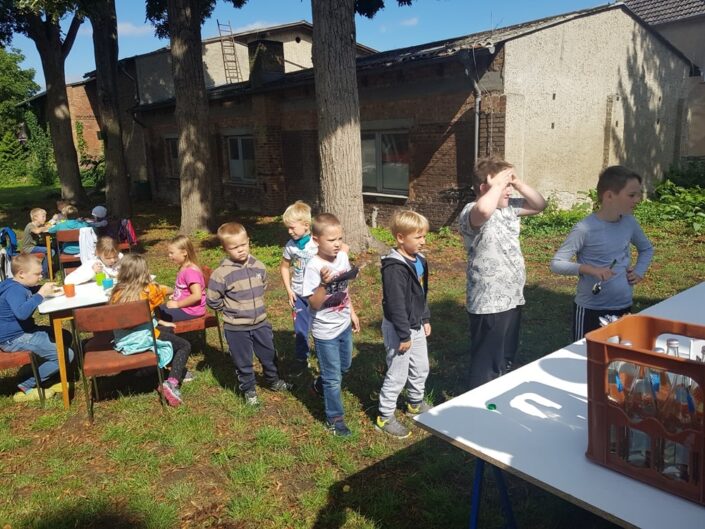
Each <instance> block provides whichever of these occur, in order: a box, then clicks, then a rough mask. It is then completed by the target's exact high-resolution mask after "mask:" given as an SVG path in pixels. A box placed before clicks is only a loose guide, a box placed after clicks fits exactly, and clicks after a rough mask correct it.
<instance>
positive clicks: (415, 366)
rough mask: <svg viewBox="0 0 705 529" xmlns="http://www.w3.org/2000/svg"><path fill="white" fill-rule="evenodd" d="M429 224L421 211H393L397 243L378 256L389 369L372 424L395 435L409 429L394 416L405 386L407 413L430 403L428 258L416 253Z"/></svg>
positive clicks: (404, 434) (406, 433)
mask: <svg viewBox="0 0 705 529" xmlns="http://www.w3.org/2000/svg"><path fill="white" fill-rule="evenodd" d="M428 227H429V225H428V219H426V217H424V216H423V215H420V214H419V213H416V212H415V211H397V212H396V213H395V214H394V216H393V217H392V224H391V226H390V231H391V232H392V235H393V236H394V239H395V240H396V242H397V247H396V249H395V250H392V251H391V252H390V253H389V255H387V256H386V257H383V258H382V292H383V294H382V295H383V297H382V308H383V310H384V318H383V320H382V336H383V337H384V348H385V350H386V353H387V373H386V375H385V376H384V382H383V383H382V389H381V390H380V392H379V415H378V416H377V422H376V428H377V430H380V431H382V432H384V433H386V434H388V435H391V436H393V437H397V438H399V439H404V438H405V437H409V435H411V432H410V431H409V429H408V428H406V426H404V425H403V424H401V423H400V422H399V421H397V419H396V417H395V416H394V411H395V410H396V407H397V399H398V398H399V394H400V393H401V391H402V390H403V389H404V387H406V393H407V402H406V414H407V415H409V416H414V415H418V414H419V413H423V412H425V411H428V410H430V409H431V406H430V405H429V404H427V403H426V402H424V400H423V397H424V388H425V384H426V378H427V377H428V371H429V368H428V348H427V346H426V337H427V336H428V335H430V334H431V324H430V323H429V321H430V318H431V312H430V310H429V308H428V303H427V301H426V296H427V292H428V264H427V263H426V259H425V257H424V256H423V255H421V254H420V253H419V252H420V250H421V248H423V246H424V244H426V233H428Z"/></svg>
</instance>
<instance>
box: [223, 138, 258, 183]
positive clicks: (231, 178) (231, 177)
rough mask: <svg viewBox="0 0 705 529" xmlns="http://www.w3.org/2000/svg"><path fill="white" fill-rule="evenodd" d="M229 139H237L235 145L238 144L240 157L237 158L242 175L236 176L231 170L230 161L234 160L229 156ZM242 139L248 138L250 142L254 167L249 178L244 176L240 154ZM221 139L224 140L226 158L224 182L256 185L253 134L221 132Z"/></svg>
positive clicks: (241, 151)
mask: <svg viewBox="0 0 705 529" xmlns="http://www.w3.org/2000/svg"><path fill="white" fill-rule="evenodd" d="M231 140H237V145H238V152H239V153H240V157H239V159H238V160H237V161H238V162H239V166H240V170H241V172H242V176H237V175H233V174H232V171H231V161H235V160H234V159H233V158H231V155H230V153H231V151H230V141H231ZM242 140H250V141H251V142H252V165H253V168H254V171H253V177H252V178H251V179H250V178H245V158H244V157H243V156H242V154H243V152H244V151H243V148H242V143H243V142H242ZM223 141H224V142H225V158H226V164H225V167H226V175H227V176H226V180H225V183H227V184H232V185H238V186H252V187H253V186H256V185H257V183H258V182H257V180H258V179H257V165H256V160H257V157H256V155H255V138H254V135H252V134H247V133H244V134H242V133H240V134H233V133H229V134H228V133H225V134H223Z"/></svg>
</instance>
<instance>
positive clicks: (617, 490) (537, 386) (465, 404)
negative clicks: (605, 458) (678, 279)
mask: <svg viewBox="0 0 705 529" xmlns="http://www.w3.org/2000/svg"><path fill="white" fill-rule="evenodd" d="M643 314H649V315H652V316H657V317H662V318H668V319H674V320H681V321H687V322H692V323H697V324H705V283H701V284H699V285H697V286H695V287H692V288H690V289H688V290H686V291H684V292H681V293H680V294H677V295H676V296H673V297H672V298H669V299H667V300H665V301H662V302H661V303H658V304H657V305H654V306H652V307H650V308H649V309H647V310H645V311H643ZM586 379H587V358H586V347H585V341H584V340H580V341H578V342H576V343H573V344H571V345H568V346H566V347H564V348H563V349H560V350H558V351H555V352H554V353H551V354H549V355H547V356H545V357H543V358H540V359H539V360H536V361H534V362H531V363H530V364H527V365H525V366H523V367H521V368H519V369H517V370H515V371H512V372H510V373H508V374H506V375H505V376H503V377H501V378H498V379H495V380H493V381H491V382H488V383H487V384H484V385H483V386H480V387H479V388H476V389H474V390H472V391H469V392H467V393H464V394H462V395H460V396H458V397H455V398H454V399H452V400H450V401H448V402H445V403H443V404H441V405H439V406H436V407H435V408H433V409H432V410H430V411H429V412H426V413H424V414H422V415H419V416H418V417H416V422H417V424H418V425H419V426H420V427H422V428H424V429H425V430H427V431H429V432H431V433H432V434H434V435H436V436H438V437H440V438H442V439H444V440H445V441H448V442H449V443H451V444H453V445H455V446H457V447H458V448H460V449H462V450H464V451H466V452H469V453H471V454H473V455H474V456H476V457H477V458H479V459H478V463H481V462H484V461H486V462H487V463H489V464H491V465H494V466H495V467H497V468H498V469H501V470H506V471H507V472H510V473H512V474H514V475H517V476H519V477H521V478H522V479H525V480H526V481H528V482H530V483H533V484H535V485H537V486H539V487H541V488H543V489H545V490H547V491H549V492H551V493H553V494H555V495H557V496H559V497H561V498H563V499H565V500H568V501H570V502H572V503H574V504H576V505H579V506H580V507H583V508H585V509H587V510H589V511H591V512H594V513H596V514H598V515H599V516H601V517H603V518H605V519H608V520H610V521H612V522H614V523H616V524H619V525H621V526H624V527H639V528H643V529H649V528H654V529H664V528H666V527H688V528H693V529H694V528H705V506H700V505H698V504H696V503H693V502H690V501H688V500H684V499H681V498H679V497H677V496H674V495H672V494H668V493H666V492H663V491H661V490H659V489H656V488H654V487H651V486H649V485H646V484H643V483H641V482H639V481H636V480H633V479H631V478H628V477H626V476H623V475H622V474H619V473H617V472H614V471H612V470H609V469H607V468H605V467H602V466H600V465H597V464H595V463H592V462H591V461H589V460H588V459H587V458H586V457H585V450H586V449H587V441H588V432H587V428H588V426H587V383H586ZM488 404H494V405H495V406H496V409H495V410H488V409H487V406H488ZM483 466H484V465H483V464H480V471H481V469H482V467H483ZM497 474H498V475H499V476H500V477H501V473H500V472H497ZM479 476H480V482H481V473H479ZM477 478H478V474H476V485H479V483H478V479H477ZM499 486H500V492H501V493H503V490H502V489H503V487H502V483H501V482H500V483H499ZM475 492H476V491H475V490H474V491H473V494H475ZM477 492H479V489H478V491H477ZM501 499H502V503H503V508H504V510H505V513H507V511H509V512H508V514H510V515H511V510H510V509H509V508H508V507H509V506H508V500H507V497H506V495H504V494H503V497H502V498H501ZM478 507H479V495H478V497H477V498H475V497H473V510H472V512H471V523H472V522H473V521H474V522H475V523H476V522H477V508H478ZM510 523H511V521H510Z"/></svg>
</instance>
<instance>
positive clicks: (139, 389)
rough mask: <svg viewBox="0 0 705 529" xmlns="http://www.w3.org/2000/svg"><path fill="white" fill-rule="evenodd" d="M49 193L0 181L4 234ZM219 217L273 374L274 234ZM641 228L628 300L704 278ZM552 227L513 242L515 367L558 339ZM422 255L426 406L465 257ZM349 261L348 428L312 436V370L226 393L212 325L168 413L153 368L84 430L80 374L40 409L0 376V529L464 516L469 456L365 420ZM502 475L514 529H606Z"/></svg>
mask: <svg viewBox="0 0 705 529" xmlns="http://www.w3.org/2000/svg"><path fill="white" fill-rule="evenodd" d="M50 193H51V190H46V189H37V188H32V189H29V188H13V189H2V190H1V192H0V223H1V224H3V225H11V226H13V227H15V229H17V230H18V231H19V230H21V229H22V228H23V227H24V225H25V224H26V222H27V221H28V220H27V219H28V209H29V208H30V207H33V206H43V207H46V208H47V209H48V210H49V211H50V212H52V213H53V207H52V200H51V198H50ZM135 210H136V211H138V212H140V213H139V214H138V215H136V216H135V217H134V221H135V225H136V228H137V231H138V236H139V238H140V242H141V246H142V249H143V250H144V252H145V253H146V255H147V257H148V259H149V262H150V266H151V269H152V272H153V273H155V274H156V275H157V278H158V281H160V282H163V283H166V284H171V283H173V281H174V277H175V275H176V270H175V269H174V268H173V266H172V265H171V264H170V263H169V262H168V261H167V258H166V241H167V240H168V239H169V238H170V237H172V236H174V235H175V234H176V229H177V225H178V217H177V215H178V211H177V209H176V208H173V207H166V206H161V205H158V204H154V203H138V204H136V205H135ZM227 218H228V219H235V218H239V219H241V220H242V221H243V222H244V223H245V224H246V225H247V227H248V229H249V231H250V235H251V237H252V240H253V253H254V254H255V255H256V256H257V257H258V258H260V259H261V260H262V261H264V263H265V264H266V265H267V266H268V270H269V280H270V288H269V290H268V293H267V302H268V313H269V316H270V319H271V321H272V324H273V327H274V333H275V341H276V345H277V349H278V351H279V355H280V366H281V371H282V374H283V376H284V377H285V378H286V377H287V373H288V372H289V371H291V368H292V366H293V345H294V340H293V332H292V325H291V319H290V310H289V309H288V306H287V303H286V295H285V291H284V288H283V286H282V283H281V279H280V277H279V272H278V268H277V267H278V263H279V256H280V251H281V250H280V248H281V246H282V245H283V243H284V242H285V240H286V237H287V235H286V231H285V230H284V229H283V228H282V226H281V225H280V223H279V222H278V219H276V218H265V217H255V216H238V215H232V216H228V217H227ZM645 230H646V231H647V234H648V236H649V237H650V238H651V239H652V241H653V242H654V244H655V246H656V256H655V258H654V262H653V265H652V267H651V270H650V273H649V275H648V278H647V280H646V281H644V282H643V283H642V284H640V285H639V286H638V287H637V288H636V290H635V295H636V298H635V302H636V303H635V305H636V309H638V310H641V309H643V308H645V307H648V306H649V305H652V304H654V303H656V302H658V301H660V300H662V299H664V298H666V297H668V296H671V295H673V294H675V293H677V292H679V291H681V290H683V289H686V288H688V287H690V286H693V285H694V284H696V283H698V282H700V281H703V280H704V279H705V244H703V242H705V240H704V238H703V237H702V236H701V237H695V236H690V235H685V234H684V232H683V229H682V226H681V225H679V224H672V225H667V226H665V227H664V226H663V225H661V226H660V227H658V228H650V227H649V226H645ZM563 237H564V234H559V235H550V236H541V237H533V238H526V239H525V240H524V241H523V247H524V253H525V257H526V264H527V269H528V282H527V286H526V291H525V294H526V299H527V304H526V308H525V311H524V314H523V326H522V335H521V347H520V356H519V362H520V363H526V362H529V361H532V360H534V359H536V358H538V357H540V356H542V355H544V354H546V353H549V352H552V351H554V350H555V349H557V348H559V347H560V346H562V345H564V344H566V343H568V342H569V341H570V310H571V300H572V295H573V290H574V286H575V280H574V279H572V278H566V277H559V276H555V275H553V274H551V273H550V271H549V270H548V262H549V260H550V258H551V256H552V255H553V253H554V251H555V250H556V248H557V247H558V245H559V244H560V243H561V242H562V240H563ZM197 242H198V244H199V246H200V255H201V257H202V261H203V263H204V264H207V265H209V266H211V267H213V266H215V265H217V263H218V261H219V259H220V255H221V254H220V251H219V249H218V247H217V244H216V243H215V241H214V240H213V239H212V238H209V237H203V238H201V240H199V241H197ZM426 253H427V256H428V258H429V261H430V265H431V275H430V304H431V312H432V325H433V333H432V336H431V338H430V342H429V349H430V356H431V375H430V377H429V381H428V392H429V395H430V397H431V398H432V399H433V401H434V403H436V404H439V403H441V402H443V401H445V400H447V399H449V398H452V397H453V396H455V395H458V394H460V393H462V392H464V391H465V389H466V387H467V374H468V367H469V358H468V338H467V332H466V326H467V319H466V316H465V314H464V307H463V305H464V291H465V258H464V252H463V249H462V243H461V241H460V238H459V237H458V236H457V234H456V233H455V232H454V231H450V230H442V231H441V233H439V234H432V236H431V237H430V242H429V245H428V249H427V252H426ZM356 261H357V263H358V264H362V265H366V266H365V267H364V268H363V270H362V273H361V276H360V277H359V279H358V280H356V282H355V284H354V287H353V292H352V296H353V300H354V303H355V306H356V310H357V312H358V314H359V315H360V318H361V321H362V325H363V330H362V332H361V333H360V334H359V335H357V336H356V337H355V356H354V359H353V365H352V369H351V371H350V373H349V374H348V375H347V378H346V380H345V391H344V401H345V406H346V412H347V419H348V424H349V426H350V427H351V429H352V430H353V436H352V439H350V440H343V439H339V438H335V437H332V436H330V435H329V434H327V433H326V432H325V430H324V428H323V425H322V418H323V404H322V401H321V400H320V399H318V398H317V397H314V396H313V395H312V394H311V393H310V392H309V390H308V386H309V385H310V382H311V377H310V376H308V377H307V376H302V377H300V378H296V379H293V381H294V382H295V383H297V388H296V389H295V390H294V391H293V392H292V393H291V394H275V393H271V392H268V391H266V390H261V391H260V398H261V400H262V402H263V404H262V406H261V407H260V408H259V409H256V410H253V409H249V408H247V407H246V406H245V405H244V403H243V401H242V398H241V397H240V396H238V395H236V394H235V393H234V387H235V385H236V380H235V376H234V370H233V367H232V364H231V363H230V361H229V359H228V358H227V357H226V356H225V354H223V352H222V351H219V350H218V339H217V336H216V334H215V332H211V333H209V334H208V340H207V341H208V343H207V347H206V348H205V350H202V349H203V347H201V346H199V342H198V340H197V339H194V340H192V343H193V344H194V354H193V355H192V357H191V359H190V362H189V368H190V369H191V370H193V371H195V372H196V373H197V375H198V376H197V378H196V380H195V381H194V382H192V383H190V384H187V385H185V387H184V390H183V393H184V400H185V405H184V406H181V407H180V408H178V409H165V410H161V409H160V406H159V403H158V400H157V397H156V393H154V392H153V391H150V387H149V385H150V383H151V382H152V379H151V378H149V379H146V380H145V379H141V380H128V379H126V378H124V377H123V378H121V379H119V380H117V381H109V380H108V381H106V385H105V387H106V388H107V390H108V391H107V394H108V398H107V399H106V400H103V401H101V402H99V403H97V404H96V420H95V424H94V425H90V424H88V422H87V415H86V409H85V401H84V396H83V392H82V389H81V386H80V384H79V387H78V389H77V391H76V392H75V395H74V400H73V404H72V406H71V409H70V410H68V411H64V410H63V407H62V405H61V402H60V399H58V398H56V399H53V401H51V402H50V403H48V405H47V407H46V408H45V409H40V408H39V406H38V405H32V404H27V405H21V404H15V403H13V401H12V399H11V395H12V392H13V391H14V384H15V383H16V381H17V379H16V376H15V373H12V372H6V373H3V378H2V379H0V490H2V491H3V493H2V495H1V496H0V527H11V528H13V529H16V528H22V527H32V528H47V529H48V528H52V529H56V528H88V527H91V528H93V527H95V528H99V527H100V528H103V527H111V528H165V529H166V528H174V527H187V528H191V527H192V528H201V527H206V528H208V527H210V528H233V529H235V528H237V529H250V528H252V529H254V528H282V529H283V528H309V527H313V528H318V529H324V528H326V529H327V528H332V529H337V528H350V529H352V528H356V529H363V528H365V529H372V528H380V529H381V528H391V529H397V528H399V529H400V528H407V527H409V528H411V527H413V528H428V529H435V528H451V527H465V526H466V525H467V523H468V514H469V509H470V492H471V486H472V470H473V458H472V457H470V456H468V455H466V454H464V453H463V452H461V451H460V450H458V449H456V448H453V447H451V446H450V445H449V444H447V443H445V442H443V441H440V440H438V439H436V438H433V437H432V436H429V435H428V434H426V433H424V432H423V431H422V430H419V429H418V428H413V432H414V433H413V435H412V436H411V437H410V438H409V439H406V440H403V441H398V440H394V439H390V438H388V437H386V436H383V435H382V434H380V433H378V432H376V431H375V430H374V428H373V423H372V419H373V417H374V415H375V412H376V404H377V403H376V396H377V391H378V390H379V388H380V385H381V382H382V378H383V373H384V352H383V346H382V338H381V333H380V323H381V309H380V307H381V292H380V274H379V266H378V262H379V259H378V256H376V255H371V254H366V255H362V256H357V259H356ZM194 338H197V337H194ZM129 386H134V387H133V391H132V392H130V391H128V388H129ZM111 390H112V393H111ZM104 393H105V392H104ZM403 420H404V422H406V423H407V424H409V421H408V420H406V419H403ZM586 441H587V440H586ZM536 457H544V455H543V454H537V455H536ZM567 471H569V470H567ZM508 484H509V488H510V496H511V498H512V504H513V507H514V512H515V514H516V517H517V521H518V524H519V526H520V527H532V528H541V529H542V528H546V529H548V528H559V527H568V526H570V527H572V528H574V529H580V528H606V527H613V526H612V525H611V524H609V523H608V522H605V521H603V520H601V519H600V518H597V517H595V516H594V515H591V514H589V513H588V512H586V511H583V510H581V509H580V508H578V507H575V506H573V505H571V504H569V503H567V502H564V501H563V500H560V499H558V498H557V497H555V496H553V495H551V494H549V493H546V492H543V491H542V490H540V489H538V488H536V487H534V486H531V485H529V484H527V483H526V482H525V481H523V480H521V479H518V478H514V477H511V476H509V477H508ZM483 502H484V505H483V509H482V515H481V526H482V527H488V528H494V527H501V526H502V519H501V516H500V515H499V512H500V510H499V502H498V497H497V495H496V491H495V489H494V482H493V481H492V480H491V479H490V480H488V482H487V484H486V491H485V494H484V499H483Z"/></svg>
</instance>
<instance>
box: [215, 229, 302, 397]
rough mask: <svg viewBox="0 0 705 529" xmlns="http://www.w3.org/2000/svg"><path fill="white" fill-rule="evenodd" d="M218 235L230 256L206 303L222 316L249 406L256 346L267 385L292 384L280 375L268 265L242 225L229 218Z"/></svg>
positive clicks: (283, 386) (220, 268) (281, 387)
mask: <svg viewBox="0 0 705 529" xmlns="http://www.w3.org/2000/svg"><path fill="white" fill-rule="evenodd" d="M218 239H220V243H221V244H222V245H223V251H224V252H225V254H226V255H227V257H226V258H225V259H223V261H222V262H221V263H220V266H218V268H216V269H215V270H213V274H212V275H211V278H210V281H209V282H208V295H207V299H206V303H208V306H209V307H210V308H212V309H213V310H217V311H219V312H221V313H222V315H223V326H224V327H225V338H226V339H227V341H228V347H229V348H230V355H231V356H232V359H233V362H234V363H235V371H236V372H237V379H238V382H239V386H240V391H242V392H243V394H244V396H245V403H246V404H247V405H249V406H257V405H258V404H259V399H258V398H257V390H256V389H255V372H254V366H253V361H252V352H253V351H254V354H255V355H256V356H257V358H258V359H259V361H260V363H261V364H262V370H263V371H264V378H265V380H266V382H267V385H268V386H269V389H271V390H272V391H288V390H290V389H291V388H292V385H291V384H288V383H286V382H284V381H283V380H282V379H281V378H279V370H278V368H277V352H276V350H275V349H274V334H273V333H272V324H271V323H269V321H268V320H267V311H266V310H265V307H264V291H265V288H266V287H267V271H266V269H265V267H264V264H262V263H261V262H260V261H258V260H257V259H255V258H254V257H253V256H252V255H250V239H249V237H248V236H247V231H245V227H244V226H243V225H242V224H239V223H237V222H226V223H225V224H223V225H221V226H220V228H218Z"/></svg>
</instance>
